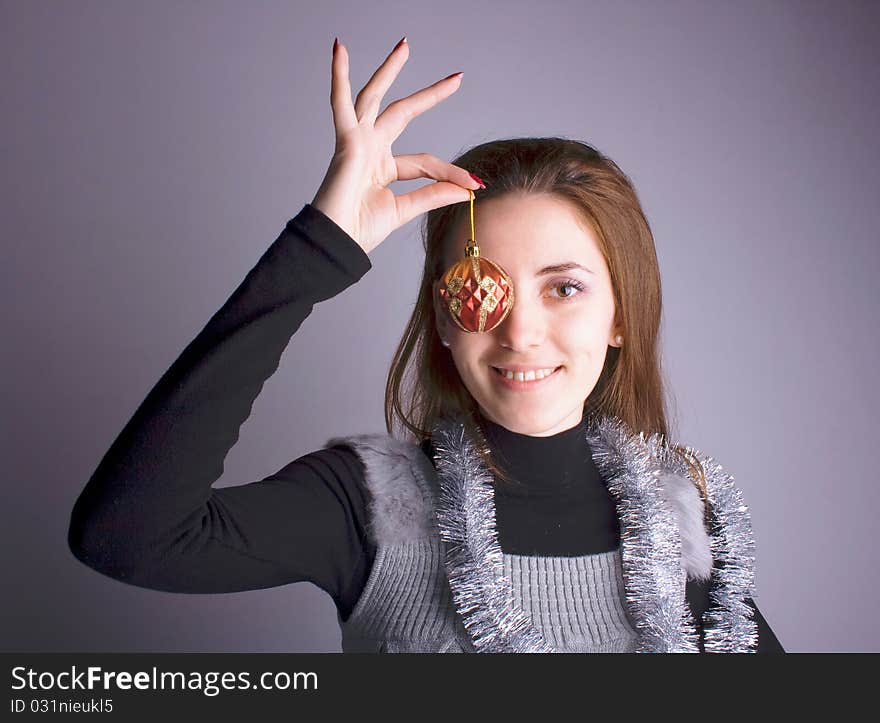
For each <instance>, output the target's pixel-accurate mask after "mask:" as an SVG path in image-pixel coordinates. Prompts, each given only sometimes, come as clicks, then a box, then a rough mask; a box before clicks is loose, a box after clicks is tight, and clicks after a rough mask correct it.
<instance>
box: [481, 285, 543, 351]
mask: <svg viewBox="0 0 880 723" xmlns="http://www.w3.org/2000/svg"><path fill="white" fill-rule="evenodd" d="M492 333H493V334H494V335H495V338H496V339H497V340H498V343H499V344H500V345H501V346H503V347H505V348H507V349H510V350H512V351H516V352H524V351H527V350H529V349H534V348H536V347H540V346H541V345H542V344H543V343H544V339H545V337H546V335H547V319H546V316H545V310H544V309H543V308H542V306H541V304H540V303H535V302H534V301H532V300H530V299H528V298H527V297H526V298H522V297H517V299H516V301H515V302H514V304H513V308H511V310H510V311H509V312H508V314H507V316H506V317H505V319H504V321H502V322H501V323H500V324H499V325H498V326H497V327H496V328H495V329H494V330H493V331H492Z"/></svg>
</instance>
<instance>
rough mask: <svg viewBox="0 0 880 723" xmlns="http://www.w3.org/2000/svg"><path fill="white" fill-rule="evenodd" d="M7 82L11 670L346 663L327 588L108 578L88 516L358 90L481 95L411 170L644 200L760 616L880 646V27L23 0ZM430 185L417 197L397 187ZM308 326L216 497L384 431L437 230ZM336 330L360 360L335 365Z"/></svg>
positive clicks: (874, 12)
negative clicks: (80, 554) (407, 296)
mask: <svg viewBox="0 0 880 723" xmlns="http://www.w3.org/2000/svg"><path fill="white" fill-rule="evenodd" d="M0 9H2V20H0V27H2V30H0V34H2V35H0V60H2V62H0V68H2V70H0V73H2V80H3V93H2V97H3V115H2V120H0V123H2V134H0V137H2V143H3V168H4V173H3V187H2V193H0V199H2V211H3V221H4V224H3V225H4V246H3V247H4V256H5V259H6V261H5V263H4V264H3V277H4V278H3V283H2V294H3V308H4V310H5V318H6V327H7V330H6V332H5V333H4V334H3V337H4V339H5V340H6V343H5V344H4V353H3V358H2V361H3V367H4V378H5V379H6V380H7V382H6V384H4V386H3V395H4V423H3V427H4V429H3V434H2V444H3V459H4V467H5V475H4V480H3V482H4V484H3V493H4V498H5V499H4V504H3V505H2V510H3V519H2V523H3V534H4V544H3V545H2V550H3V558H4V559H3V577H4V584H3V588H4V595H3V602H2V605H3V619H4V621H5V624H4V626H3V634H2V648H3V649H4V650H6V651H12V650H28V651H50V650H51V651H242V652H245V651H335V650H339V649H340V647H339V631H338V629H337V627H336V621H335V610H334V608H333V605H332V602H331V600H330V598H329V596H327V595H326V594H325V593H323V592H322V591H320V590H319V589H317V588H316V587H314V586H312V585H311V584H308V583H298V584H295V585H288V586H285V587H281V588H276V589H271V590H261V591H252V592H244V593H234V594H228V595H175V594H169V593H163V592H155V591H150V590H143V589H140V588H136V587H132V586H129V585H125V584H122V583H119V582H116V581H113V580H110V579H108V578H105V577H103V576H101V575H99V574H98V573H96V572H93V571H91V570H90V569H89V568H87V567H85V566H83V565H82V564H80V563H79V562H77V561H76V560H75V558H74V557H73V556H72V555H71V553H70V552H69V550H68V548H67V543H66V534H67V526H68V522H69V515H70V510H71V508H72V505H73V502H74V500H75V498H76V496H77V495H78V494H79V493H80V491H81V489H82V487H83V485H84V484H85V482H86V480H87V479H88V478H89V476H90V475H91V474H92V472H93V471H94V469H95V467H96V465H97V464H98V462H99V461H100V458H101V456H102V455H103V454H104V452H105V451H106V450H107V448H108V447H109V445H110V443H111V442H112V441H113V439H114V438H115V436H116V434H117V433H118V432H119V431H120V430H121V429H122V427H123V425H124V424H125V422H126V421H127V420H128V419H129V418H130V416H131V414H132V413H133V412H134V410H135V409H136V407H137V405H138V404H139V403H140V402H141V400H142V399H143V398H144V396H145V395H146V394H147V392H148V391H149V390H150V388H152V386H153V384H154V383H155V382H156V381H157V380H158V379H159V377H160V376H161V374H162V372H163V371H164V370H165V369H166V368H167V367H168V366H169V365H170V364H171V362H172V361H173V360H174V359H175V358H176V357H177V355H178V354H179V353H180V351H181V350H182V349H183V347H184V346H185V345H186V344H187V343H188V342H189V341H190V340H191V339H192V338H193V337H194V336H195V334H196V333H198V331H199V330H200V329H201V328H202V327H203V325H204V324H205V322H206V321H207V320H208V319H209V318H210V316H211V315H212V314H213V313H214V312H215V311H216V310H217V309H218V308H219V306H220V305H221V304H222V303H223V302H224V301H225V300H226V299H227V298H228V296H229V294H230V293H231V292H232V291H233V289H234V288H235V287H236V286H237V285H238V284H239V282H240V281H241V279H242V278H243V277H244V275H245V274H246V273H247V271H248V270H249V269H250V268H251V267H252V266H253V265H254V264H255V263H256V261H257V259H258V258H259V257H260V255H261V254H262V252H263V251H264V250H265V248H266V247H267V246H268V245H269V244H270V243H271V242H272V240H274V239H275V237H276V236H277V235H278V233H279V232H280V230H281V229H282V227H283V226H284V224H285V222H286V221H287V220H288V219H289V218H291V217H293V216H294V215H295V214H296V213H297V212H298V211H299V210H300V209H301V208H302V206H303V204H305V203H306V202H308V201H310V200H311V199H312V197H313V195H314V193H315V191H316V190H317V188H318V185H319V184H320V182H321V179H322V178H323V174H324V171H325V170H326V167H327V163H328V161H329V159H330V156H331V154H332V151H333V129H332V117H331V112H330V105H329V88H330V51H331V45H332V42H333V37H334V35H337V34H338V35H339V37H340V39H341V40H342V41H343V42H345V43H346V45H347V47H348V48H349V52H350V54H351V58H352V60H351V62H352V73H351V84H352V91H353V93H352V94H353V96H354V95H356V94H357V92H358V90H359V89H360V88H361V87H362V86H363V85H364V83H366V81H367V80H368V79H369V76H370V75H371V74H372V72H373V70H375V68H376V67H377V66H378V64H379V63H380V62H381V61H382V60H383V59H384V57H385V55H386V54H387V53H388V52H389V51H390V50H391V48H392V47H393V46H394V44H395V43H396V42H397V41H398V40H399V39H400V37H401V36H403V35H404V34H406V35H407V36H408V39H409V42H410V46H411V54H410V59H409V61H408V63H407V65H406V66H405V67H404V69H403V71H402V73H401V74H400V76H399V78H398V79H397V81H396V82H395V84H394V86H392V89H391V93H390V94H389V96H387V97H386V99H385V101H384V103H383V107H384V106H385V105H387V104H388V103H389V102H390V101H391V100H393V99H396V98H399V97H402V96H404V95H408V94H409V93H412V92H414V91H415V90H417V89H419V88H421V87H424V86H426V85H428V84H430V83H432V82H434V81H436V80H438V79H440V78H442V77H444V76H446V75H448V74H450V73H452V72H456V71H459V70H463V71H465V75H464V79H463V83H462V86H461V88H460V90H459V91H458V92H457V93H456V94H454V95H453V96H452V97H451V98H449V99H447V100H446V101H444V102H443V103H441V104H440V105H439V106H437V107H435V108H433V109H431V110H430V111H428V112H427V113H425V114H424V115H422V116H420V117H418V118H416V119H415V120H414V121H412V122H411V124H410V126H409V127H408V128H407V129H406V130H405V131H404V133H403V135H402V136H401V138H400V139H399V141H398V142H397V143H396V144H395V147H394V150H395V153H414V152H422V151H424V152H430V153H433V154H435V155H438V156H441V157H444V158H447V159H448V158H452V157H453V156H454V155H456V154H457V153H459V152H460V151H462V150H463V149H465V148H467V147H469V146H471V145H473V144H475V143H479V142H482V141H485V140H489V139H491V138H497V137H507V136H512V135H564V136H568V137H572V138H579V139H582V140H585V141H587V142H589V143H592V144H594V145H596V146H597V147H598V148H599V149H600V150H602V151H604V152H606V153H608V154H609V155H610V156H611V157H612V158H614V159H615V160H616V161H617V162H618V163H619V164H620V166H621V167H622V168H623V169H624V170H625V171H626V172H627V173H629V174H630V175H631V177H632V178H633V180H634V182H635V184H636V186H637V189H638V191H639V193H640V197H641V199H642V201H643V204H644V207H645V211H646V213H647V215H648V218H649V221H650V222H651V224H652V227H653V230H654V233H655V239H656V243H657V249H658V254H659V257H660V263H661V271H662V274H663V283H664V291H665V299H664V301H665V312H664V314H665V315H664V332H663V334H664V342H663V344H664V358H665V364H666V373H667V376H668V378H669V380H670V383H671V386H672V389H673V390H674V392H675V405H676V406H675V408H676V409H677V416H676V418H675V420H673V421H674V422H676V424H675V429H676V430H677V434H678V438H679V439H680V440H682V441H684V442H686V443H688V444H691V445H693V446H696V447H699V448H702V449H704V450H706V451H707V452H709V453H710V454H712V455H714V456H715V457H716V458H717V459H718V460H719V461H721V462H722V463H723V464H724V465H725V468H726V469H728V470H729V471H730V472H731V473H732V474H733V475H734V476H735V477H736V479H737V481H738V483H739V485H740V486H741V488H742V490H743V492H744V495H745V499H746V501H747V503H748V504H749V506H750V508H751V512H752V516H753V524H754V529H755V537H756V540H757V546H758V551H757V554H758V557H757V595H756V600H757V602H758V604H759V606H760V607H761V609H762V611H763V613H764V614H765V616H766V617H767V619H768V620H769V622H770V624H771V626H772V627H773V628H774V630H775V631H776V633H777V635H778V636H779V638H780V640H781V641H782V642H783V644H784V645H785V646H786V648H787V649H788V650H789V651H877V650H880V624H878V621H877V611H878V609H880V575H878V569H880V564H878V557H880V553H878V549H880V546H878V545H877V544H876V540H875V534H876V531H877V524H876V522H875V520H876V517H877V511H878V509H880V487H878V484H877V472H876V454H877V441H876V440H877V431H878V425H877V422H876V419H877V409H878V407H880V404H878V401H880V400H878V386H877V384H876V382H875V380H874V374H875V372H876V370H877V368H878V361H880V359H878V357H880V354H878V334H877V322H876V313H877V308H878V295H880V292H878V285H877V281H876V280H877V278H878V275H880V247H878V231H877V229H878V226H880V224H878V220H880V218H878V195H877V187H878V182H877V173H878V168H880V152H878V142H877V140H876V134H877V129H878V128H880V118H878V107H880V102H878V91H877V88H878V85H877V79H878V77H880V73H878V56H880V53H878V46H877V42H876V39H877V37H878V31H880V4H877V3H873V2H830V1H828V2H806V1H797V2H781V1H777V2H765V1H761V2H742V1H741V2H736V3H728V2H705V1H704V0H699V1H690V2H663V3H657V2H647V1H645V2H622V3H621V2H584V1H583V0H576V1H575V0H571V1H568V2H546V3H542V4H541V6H540V8H539V7H538V5H537V4H536V3H534V2H529V3H525V2H510V1H506V2H481V3H471V2H444V3H442V4H438V3H419V2H376V3H370V4H364V3H355V2H351V1H350V2H324V3H317V4H316V3H294V2H259V3H247V4H246V3H242V2H193V1H187V2H150V3H145V2H110V1H106V2H94V1H91V0H90V1H83V0H77V2H51V3H49V2H43V1H40V2H24V1H18V2H9V1H8V0H4V1H3V2H2V3H0ZM423 183H425V181H420V182H407V183H402V184H396V185H395V188H396V189H399V190H400V191H401V192H402V191H406V190H410V189H411V188H414V187H416V186H418V185H422V184H423ZM370 256H371V260H372V262H373V265H374V268H373V270H372V271H371V272H370V273H368V274H367V276H365V277H364V279H363V280H362V281H361V282H359V283H358V284H356V285H355V286H353V287H351V288H350V289H348V290H346V291H345V292H344V293H343V294H341V295H339V296H337V297H336V298H334V299H332V300H329V301H327V302H324V303H322V304H321V305H319V306H318V307H316V309H315V311H314V313H313V316H312V318H310V319H309V320H307V321H306V323H305V324H304V325H303V327H302V328H301V330H300V331H299V332H298V334H297V335H295V336H294V338H293V341H292V342H291V347H290V348H289V349H288V351H287V352H286V353H285V355H284V357H283V359H282V363H281V367H280V368H279V370H278V372H277V373H276V374H275V375H274V376H273V377H272V378H271V379H270V380H269V381H268V382H267V384H266V386H265V387H264V389H263V392H262V394H261V395H260V397H259V398H258V399H257V402H256V404H255V405H254V409H253V414H252V416H251V418H250V419H249V420H248V421H247V422H246V423H245V424H244V426H243V427H242V430H241V437H240V440H239V442H238V444H237V445H236V446H235V447H234V448H233V449H232V451H231V452H230V454H229V455H228V457H227V459H226V466H225V473H224V474H223V476H222V477H221V479H220V480H219V482H218V483H217V486H226V485H230V484H240V483H243V482H249V481H252V480H257V479H261V478H263V477H265V476H266V475H268V474H271V473H272V472H274V471H276V470H278V469H280V468H281V467H282V466H283V465H284V464H286V463H287V462H289V461H290V460H292V459H295V458H296V457H299V456H300V455H302V454H305V453H307V452H310V451H312V450H315V449H318V448H320V447H322V446H323V444H324V442H325V441H326V440H327V439H328V438H329V437H331V436H333V435H340V434H349V433H358V432H367V431H381V430H382V429H383V424H382V394H383V389H384V381H385V374H386V371H387V367H388V364H389V362H390V359H391V353H392V350H393V348H394V347H395V345H396V343H397V340H398V337H399V335H400V333H401V332H402V330H403V327H404V323H405V321H406V318H407V316H408V312H409V310H410V305H409V303H406V304H393V303H387V304H386V303H377V299H383V298H387V293H386V286H387V285H389V284H391V285H397V286H400V285H401V284H402V285H403V288H404V289H405V290H406V289H411V290H412V298H413V299H414V298H415V290H416V284H417V274H418V272H419V269H420V265H421V264H420V242H419V239H418V234H417V225H416V223H415V222H413V223H411V224H408V225H407V226H405V227H403V228H401V229H399V230H398V231H397V232H395V233H394V234H393V235H392V236H391V237H390V238H389V239H388V240H387V241H386V242H385V243H383V244H382V245H381V246H380V247H379V248H377V249H376V250H374V251H373V252H371V254H370ZM340 330H342V331H343V334H344V338H343V339H340V337H339V331H340Z"/></svg>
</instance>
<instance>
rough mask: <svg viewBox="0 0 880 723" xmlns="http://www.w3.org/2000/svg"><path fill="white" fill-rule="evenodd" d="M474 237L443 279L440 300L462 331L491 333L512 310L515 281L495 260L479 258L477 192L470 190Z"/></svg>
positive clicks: (447, 270) (469, 240)
mask: <svg viewBox="0 0 880 723" xmlns="http://www.w3.org/2000/svg"><path fill="white" fill-rule="evenodd" d="M470 203H471V237H470V238H469V239H468V240H467V244H466V245H465V250H464V258H463V259H460V260H459V261H457V262H455V263H454V264H453V265H452V266H450V267H449V268H448V269H446V271H445V273H444V274H443V277H442V278H441V279H440V290H439V293H440V298H441V299H442V300H443V305H444V308H445V309H446V310H447V311H448V312H449V315H450V316H451V317H452V320H453V321H454V322H455V324H456V325H457V326H458V328H459V329H461V330H462V331H469V332H481V331H492V329H494V328H495V327H496V326H498V325H499V324H500V323H501V322H502V321H504V319H505V318H506V317H507V315H508V314H509V313H510V310H511V309H512V308H513V302H514V294H513V280H512V279H511V278H510V275H509V274H508V273H507V272H506V271H505V270H504V269H503V268H501V267H500V266H499V265H498V264H496V263H495V262H494V261H490V260H489V259H487V258H485V257H483V256H480V247H479V246H477V243H476V241H475V238H476V236H475V234H474V192H473V191H470Z"/></svg>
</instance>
